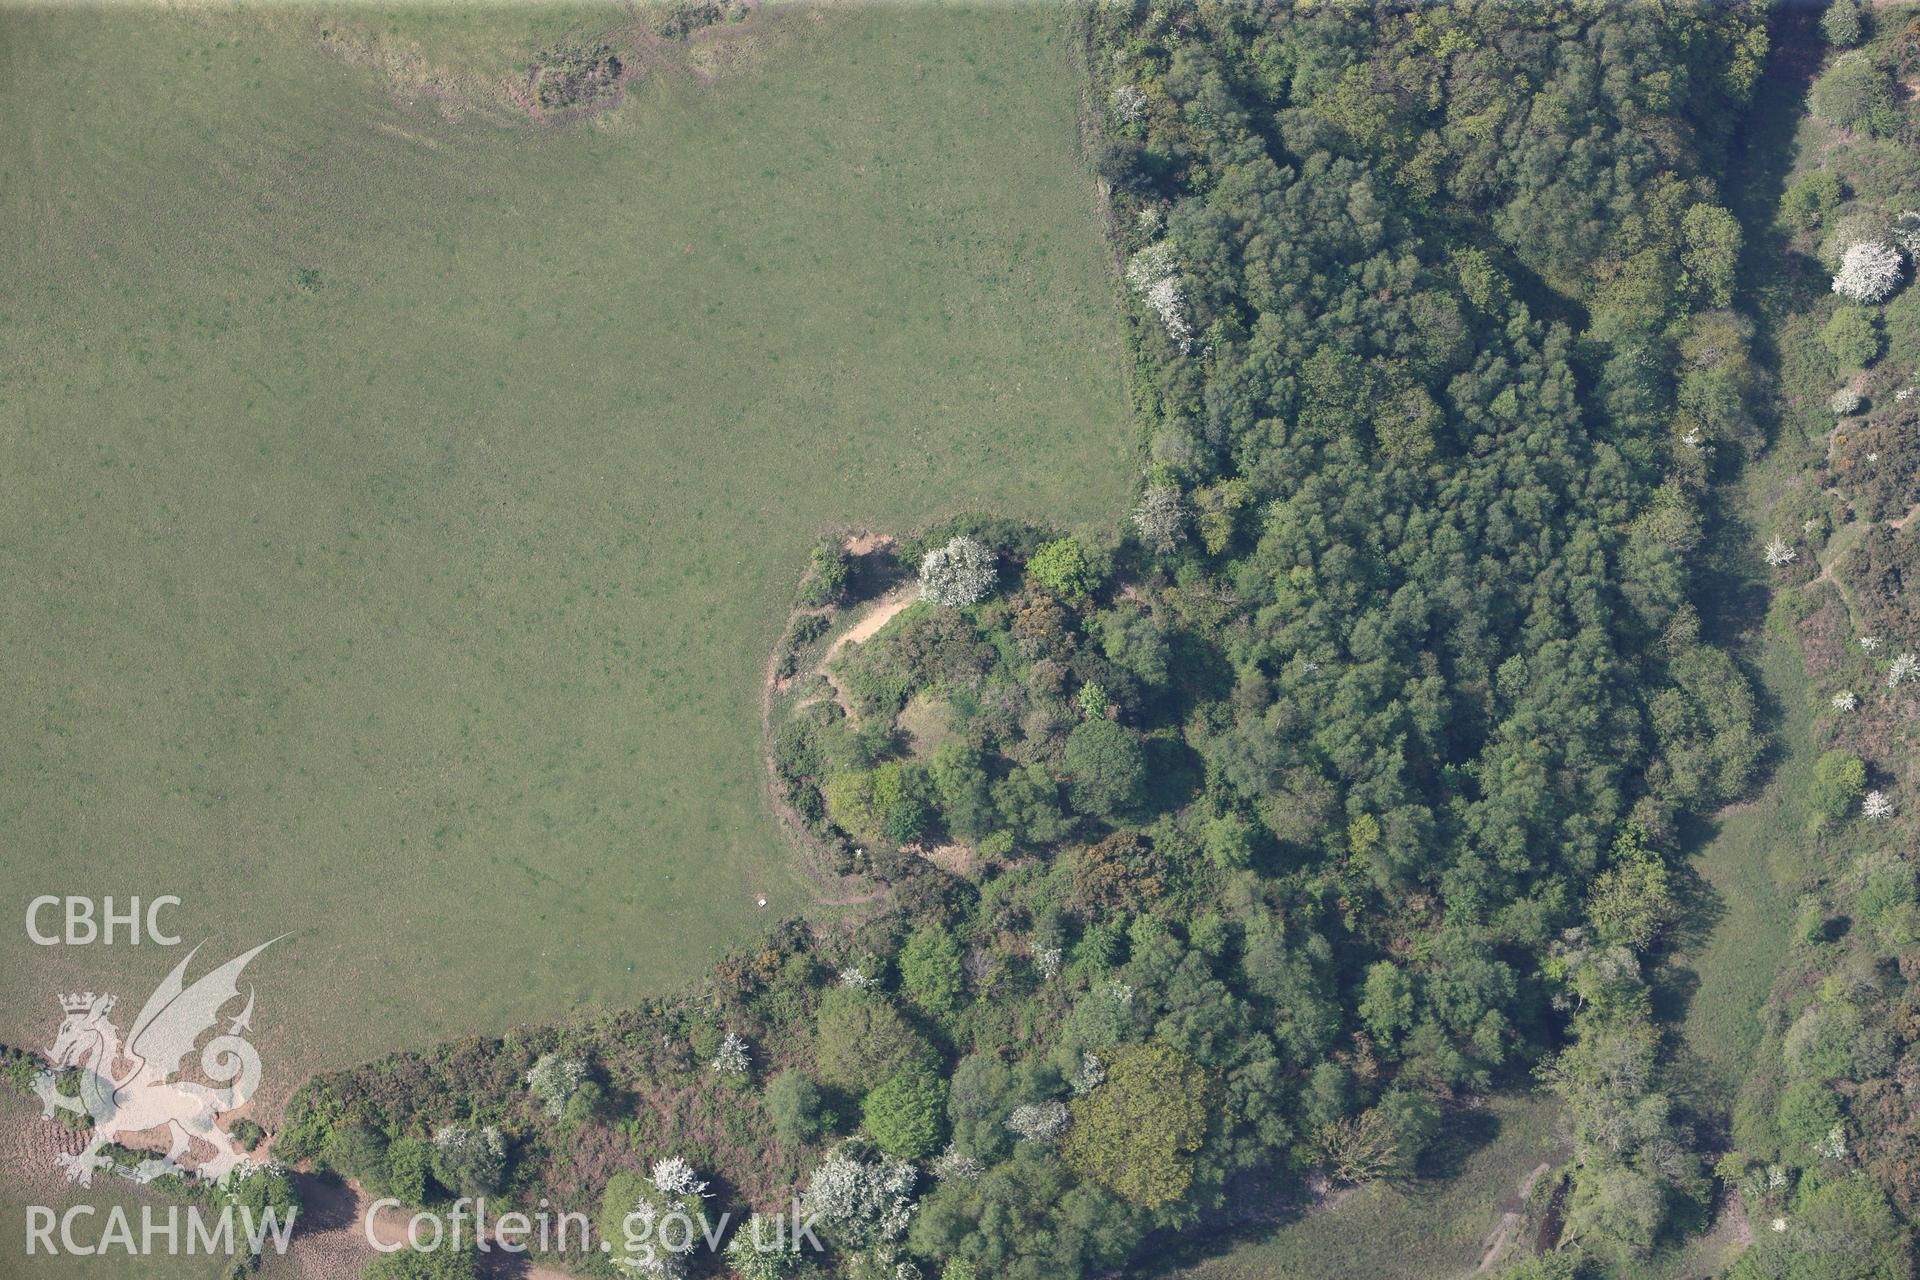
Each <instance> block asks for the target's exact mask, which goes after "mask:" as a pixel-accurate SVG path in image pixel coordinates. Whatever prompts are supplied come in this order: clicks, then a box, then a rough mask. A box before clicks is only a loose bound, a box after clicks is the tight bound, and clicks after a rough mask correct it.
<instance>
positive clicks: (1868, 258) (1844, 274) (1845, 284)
mask: <svg viewBox="0 0 1920 1280" xmlns="http://www.w3.org/2000/svg"><path fill="white" fill-rule="evenodd" d="M1905 269H1906V264H1905V263H1903V262H1902V261H1901V260H1900V251H1899V250H1898V249H1896V248H1894V247H1893V246H1892V245H1890V244H1888V243H1887V242H1886V241H1884V240H1862V241H1861V242H1860V243H1858V244H1856V245H1853V246H1852V247H1851V248H1849V249H1848V250H1847V252H1846V254H1845V255H1844V256H1843V257H1842V258H1841V259H1840V272H1839V274H1838V275H1836V276H1834V278H1833V291H1834V292H1835V293H1837V294H1839V295H1840V296H1841V297H1843V298H1845V299H1847V300H1848V301H1849V302H1882V301H1885V300H1886V299H1887V298H1888V297H1890V296H1891V295H1892V293H1893V291H1894V290H1895V289H1897V288H1899V287H1900V278H1901V276H1902V275H1903V274H1904V273H1905Z"/></svg>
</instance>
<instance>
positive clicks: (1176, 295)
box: [1127, 240, 1193, 351]
mask: <svg viewBox="0 0 1920 1280" xmlns="http://www.w3.org/2000/svg"><path fill="white" fill-rule="evenodd" d="M1127 283H1128V284H1129V285H1131V286H1133V291H1134V292H1135V293H1137V294H1139V295H1140V297H1141V299H1142V300H1144V301H1145V302H1146V304H1147V307H1148V309H1149V310H1151V311H1152V312H1153V314H1154V315H1156V316H1158V317H1159V319H1160V325H1161V327H1162V328H1164V329H1165V330H1166V331H1167V337H1169V338H1171V339H1172V340H1173V345H1174V346H1176V347H1179V348H1180V349H1181V350H1182V351H1191V350H1192V349H1193V322H1192V321H1191V320H1189V319H1188V318H1187V300H1186V295H1185V294H1184V293H1182V292H1181V289H1180V267H1179V264H1178V263H1176V262H1175V261H1174V257H1173V247H1172V246H1171V245H1169V244H1168V243H1167V242H1166V241H1164V240H1162V241H1161V242H1160V243H1158V244H1150V245H1148V246H1147V247H1146V248H1144V249H1142V250H1141V251H1140V252H1138V253H1136V254H1134V255H1133V260H1132V261H1130V262H1128V263H1127Z"/></svg>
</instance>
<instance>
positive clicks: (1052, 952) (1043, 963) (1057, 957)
mask: <svg viewBox="0 0 1920 1280" xmlns="http://www.w3.org/2000/svg"><path fill="white" fill-rule="evenodd" d="M1064 958H1065V953H1063V952H1062V951H1061V950H1060V948H1058V947H1042V948H1040V950H1039V951H1037V952H1035V953H1034V957H1033V967H1034V968H1036V969H1038V970H1039V971H1040V976H1041V977H1043V978H1057V977H1059V976H1060V962H1061V961H1062V960H1063V959H1064Z"/></svg>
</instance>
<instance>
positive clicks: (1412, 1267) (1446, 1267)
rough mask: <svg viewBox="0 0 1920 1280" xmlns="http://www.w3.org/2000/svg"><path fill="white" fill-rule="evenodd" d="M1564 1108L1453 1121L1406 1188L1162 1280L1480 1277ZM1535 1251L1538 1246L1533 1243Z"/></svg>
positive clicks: (1361, 1196) (1536, 1102)
mask: <svg viewBox="0 0 1920 1280" xmlns="http://www.w3.org/2000/svg"><path fill="white" fill-rule="evenodd" d="M1558 1106H1559V1104H1558V1102H1557V1101H1556V1100H1555V1099H1553V1098H1551V1097H1549V1096H1546V1095H1540V1096H1524V1095H1517V1094H1510V1095H1502V1096H1498V1097H1494V1098H1492V1099H1490V1100H1489V1102H1488V1104H1487V1106H1486V1107H1485V1108H1484V1109H1483V1110H1480V1111H1477V1112H1472V1113H1468V1114H1466V1115H1464V1116H1456V1117H1454V1118H1453V1119H1452V1120H1451V1121H1450V1122H1449V1125H1448V1137H1447V1139H1446V1140H1445V1141H1443V1142H1442V1143H1441V1144H1440V1146H1439V1148H1438V1149H1437V1150H1436V1151H1435V1152H1434V1153H1432V1155H1431V1156H1430V1157H1429V1158H1428V1160H1427V1162H1426V1163H1427V1165H1428V1167H1427V1168H1426V1169H1425V1170H1423V1172H1424V1173H1425V1174H1426V1175H1427V1176H1426V1177H1423V1179H1422V1180H1421V1181H1418V1182H1415V1183H1413V1184H1411V1185H1410V1186H1408V1187H1406V1188H1405V1189H1398V1190H1382V1189H1374V1190H1366V1191H1357V1192H1352V1193H1350V1194H1349V1195H1347V1196H1346V1197H1345V1198H1344V1199H1342V1200H1341V1201H1340V1202H1339V1203H1337V1204H1335V1205H1334V1206H1333V1207H1331V1208H1329V1209H1327V1210H1326V1211H1324V1212H1321V1213H1316V1214H1314V1215H1313V1216H1311V1217H1307V1218H1301V1219H1299V1220H1297V1221H1295V1222H1292V1223H1289V1224H1287V1225H1286V1226H1283V1227H1281V1228H1280V1229H1279V1230H1277V1231H1274V1232H1272V1233H1271V1234H1269V1235H1267V1236H1265V1237H1262V1238H1259V1239H1255V1240H1249V1241H1247V1242H1245V1243H1242V1244H1239V1245H1236V1246H1234V1247H1233V1248H1231V1249H1230V1250H1229V1251H1227V1252H1225V1253H1222V1254H1220V1255H1219V1256H1217V1257H1214V1258H1209V1259H1207V1260H1206V1261H1203V1262H1199V1263H1196V1264H1194V1265H1192V1266H1190V1267H1187V1268H1185V1269H1181V1270H1168V1271H1162V1272H1153V1273H1150V1274H1151V1275H1153V1276H1156V1277H1162V1278H1164V1280H1350V1278H1351V1277H1355V1276H1367V1277H1370V1278H1371V1280H1447V1278H1448V1277H1453V1276H1466V1275H1470V1274H1472V1273H1473V1271H1474V1268H1475V1267H1476V1266H1478V1264H1479V1262H1480V1260H1481V1258H1482V1257H1483V1256H1484V1255H1485V1252H1486V1242H1487V1239H1488V1236H1489V1233H1491V1232H1492V1231H1493V1229H1494V1227H1495V1225H1496V1224H1497V1223H1498V1222H1499V1221H1500V1216H1501V1212H1502V1209H1503V1207H1504V1206H1507V1205H1508V1204H1510V1203H1515V1202H1516V1197H1515V1193H1516V1191H1517V1190H1518V1188H1519V1186H1520V1184H1521V1182H1522V1180H1523V1179H1525V1178H1526V1176H1527V1174H1528V1173H1529V1172H1530V1171H1531V1170H1532V1169H1533V1168H1534V1167H1535V1166H1537V1165H1539V1164H1540V1163H1541V1162H1542V1161H1544V1160H1550V1159H1559V1158H1563V1157H1564V1154H1565V1153H1564V1151H1558V1150H1556V1148H1555V1146H1554V1142H1555V1137H1554V1135H1555V1126H1554V1120H1555V1115H1556V1111H1557V1108H1558ZM1528 1243H1529V1244H1530V1243H1531V1239H1530V1238H1529V1240H1528Z"/></svg>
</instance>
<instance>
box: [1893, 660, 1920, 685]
mask: <svg viewBox="0 0 1920 1280" xmlns="http://www.w3.org/2000/svg"><path fill="white" fill-rule="evenodd" d="M1917 675H1920V658H1916V657H1915V656H1914V655H1913V654H1911V653H1903V654H1901V655H1900V656H1899V657H1897V658H1895V659H1894V660H1893V665H1892V666H1891V667H1888V668H1887V688H1889V689H1898V688H1899V687H1900V685H1901V683H1902V682H1903V681H1907V680H1911V679H1912V678H1913V677H1914V676H1917Z"/></svg>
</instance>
